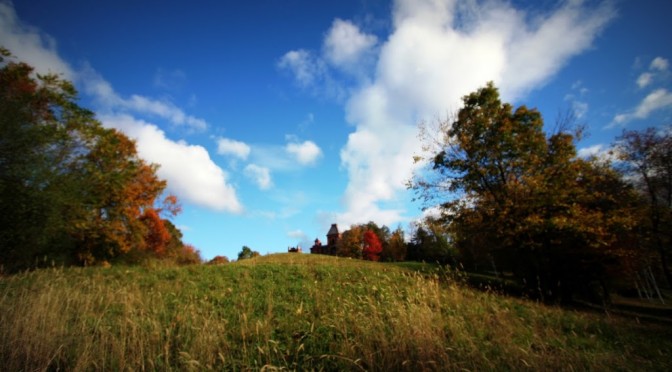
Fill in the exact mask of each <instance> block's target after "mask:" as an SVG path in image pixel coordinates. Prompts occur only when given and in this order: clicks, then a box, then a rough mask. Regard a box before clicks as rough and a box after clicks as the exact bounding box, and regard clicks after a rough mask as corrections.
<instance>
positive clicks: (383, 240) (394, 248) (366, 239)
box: [336, 218, 458, 264]
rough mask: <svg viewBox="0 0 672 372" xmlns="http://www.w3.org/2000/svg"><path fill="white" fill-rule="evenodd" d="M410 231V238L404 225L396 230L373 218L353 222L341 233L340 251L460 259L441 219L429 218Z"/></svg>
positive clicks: (374, 257) (387, 258)
mask: <svg viewBox="0 0 672 372" xmlns="http://www.w3.org/2000/svg"><path fill="white" fill-rule="evenodd" d="M410 234H411V236H410V237H409V239H407V238H406V234H405V232H404V230H403V229H402V228H401V226H399V227H397V229H396V230H394V231H392V230H390V228H389V227H387V226H385V225H383V226H378V225H377V224H376V223H375V222H373V221H371V222H369V223H366V224H359V225H353V226H350V229H348V230H346V231H344V232H343V233H342V234H341V239H340V240H339V241H338V244H337V249H336V254H337V255H338V256H341V257H351V258H360V259H365V260H370V261H383V262H399V261H425V262H432V263H440V264H455V263H456V262H457V255H458V252H457V251H456V250H455V247H454V246H453V245H452V244H451V243H450V238H449V235H448V230H447V229H446V227H445V226H444V225H443V224H442V223H441V222H440V221H437V220H435V219H432V218H427V219H425V220H424V221H420V222H417V223H414V224H413V225H412V226H411V232H410Z"/></svg>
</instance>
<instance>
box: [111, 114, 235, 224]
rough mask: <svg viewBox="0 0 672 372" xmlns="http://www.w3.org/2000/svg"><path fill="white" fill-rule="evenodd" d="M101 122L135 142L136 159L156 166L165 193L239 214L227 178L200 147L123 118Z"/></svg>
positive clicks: (113, 116)
mask: <svg viewBox="0 0 672 372" xmlns="http://www.w3.org/2000/svg"><path fill="white" fill-rule="evenodd" d="M101 121H102V123H103V124H104V125H105V126H107V127H111V128H116V129H118V130H121V131H122V132H124V133H125V134H126V135H128V136H129V137H131V138H133V139H135V140H136V141H137V147H138V154H139V155H140V157H142V158H143V159H146V160H148V161H150V162H152V163H156V164H159V165H160V168H159V170H158V172H157V173H158V175H159V177H161V178H163V179H165V180H167V181H168V189H169V190H170V191H171V192H173V193H175V194H176V195H177V196H178V197H179V198H181V199H182V200H185V201H187V202H190V203H194V204H197V205H201V206H204V207H207V208H211V209H214V210H220V211H227V212H232V213H240V212H242V210H243V207H242V205H241V203H240V201H239V200H238V197H237V195H236V190H235V189H234V188H233V187H232V186H231V185H230V184H229V183H228V181H227V177H228V175H227V174H226V172H224V171H223V170H222V169H221V168H220V167H219V166H217V164H215V163H214V162H213V161H212V159H210V156H209V155H208V151H207V150H206V149H205V148H204V147H202V146H197V145H189V144H187V143H186V142H184V141H177V142H175V141H172V140H170V139H168V138H166V135H165V133H164V132H163V131H162V130H161V129H159V128H158V127H157V126H156V125H153V124H151V123H147V122H145V121H142V120H139V119H136V118H133V117H132V116H130V115H127V114H118V115H110V116H102V117H101Z"/></svg>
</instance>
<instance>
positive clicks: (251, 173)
mask: <svg viewBox="0 0 672 372" xmlns="http://www.w3.org/2000/svg"><path fill="white" fill-rule="evenodd" d="M245 175H246V176H247V177H248V178H250V179H251V180H252V181H254V182H255V183H256V184H257V186H259V188H260V189H261V190H268V189H270V188H271V187H272V186H273V181H272V180H271V171H270V170H269V169H268V168H265V167H260V166H258V165H256V164H249V165H248V166H246V167H245Z"/></svg>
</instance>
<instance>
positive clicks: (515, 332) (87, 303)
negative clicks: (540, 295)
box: [0, 254, 672, 371]
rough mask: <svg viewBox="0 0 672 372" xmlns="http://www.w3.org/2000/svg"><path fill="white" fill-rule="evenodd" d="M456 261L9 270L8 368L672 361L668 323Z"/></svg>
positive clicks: (3, 282) (588, 365)
mask: <svg viewBox="0 0 672 372" xmlns="http://www.w3.org/2000/svg"><path fill="white" fill-rule="evenodd" d="M454 276H455V275H451V274H450V273H439V272H435V273H427V272H425V273H423V274H419V273H416V272H414V271H413V270H410V269H409V266H403V265H401V266H397V265H394V264H382V263H371V262H364V261H358V260H350V259H342V258H336V257H327V256H314V255H307V254H304V255H301V254H279V255H271V256H265V257H258V258H255V259H250V260H244V261H241V262H237V263H232V264H226V265H222V266H189V267H183V268H173V267H168V268H161V267H158V268H146V267H145V268H143V267H112V268H85V269H49V270H40V271H35V272H31V273H26V274H20V275H16V276H10V277H3V278H0V310H1V311H0V365H3V366H4V368H6V369H7V370H43V369H66V370H85V369H86V370H88V369H105V370H126V369H130V370H144V369H149V370H155V369H161V370H185V369H198V370H200V369H215V370H238V369H245V370H247V369H262V368H271V369H276V368H277V369H290V370H294V369H297V370H305V369H324V370H344V369H345V370H362V369H363V370H413V371H416V370H461V369H468V370H486V369H487V370H492V369H516V370H517V369H524V368H533V369H537V370H539V369H542V370H547V369H563V370H567V369H599V370H611V369H625V370H672V363H671V362H670V359H669V356H667V355H666V353H667V352H668V351H669V350H672V337H670V336H671V335H672V332H670V329H669V328H664V327H663V326H655V325H642V324H637V323H636V322H633V321H628V320H624V319H610V318H607V317H603V316H597V315H591V314H582V313H576V312H571V311H566V310H561V309H558V308H548V307H544V306H540V305H537V304H535V303H531V302H526V301H523V300H517V299H511V298H507V297H503V296H499V295H497V294H494V293H488V292H479V291H474V290H471V289H468V288H465V287H463V286H462V285H460V284H459V283H458V282H459V281H455V280H453V279H451V278H452V277H454Z"/></svg>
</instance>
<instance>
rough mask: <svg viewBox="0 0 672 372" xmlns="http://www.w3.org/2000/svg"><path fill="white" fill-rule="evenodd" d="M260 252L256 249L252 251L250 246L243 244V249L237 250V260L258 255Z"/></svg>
mask: <svg viewBox="0 0 672 372" xmlns="http://www.w3.org/2000/svg"><path fill="white" fill-rule="evenodd" d="M259 256H260V254H259V252H257V251H253V250H252V249H251V248H250V247H248V246H246V245H244V246H243V249H242V250H241V251H240V252H238V260H239V261H240V260H246V259H248V258H254V257H259Z"/></svg>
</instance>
